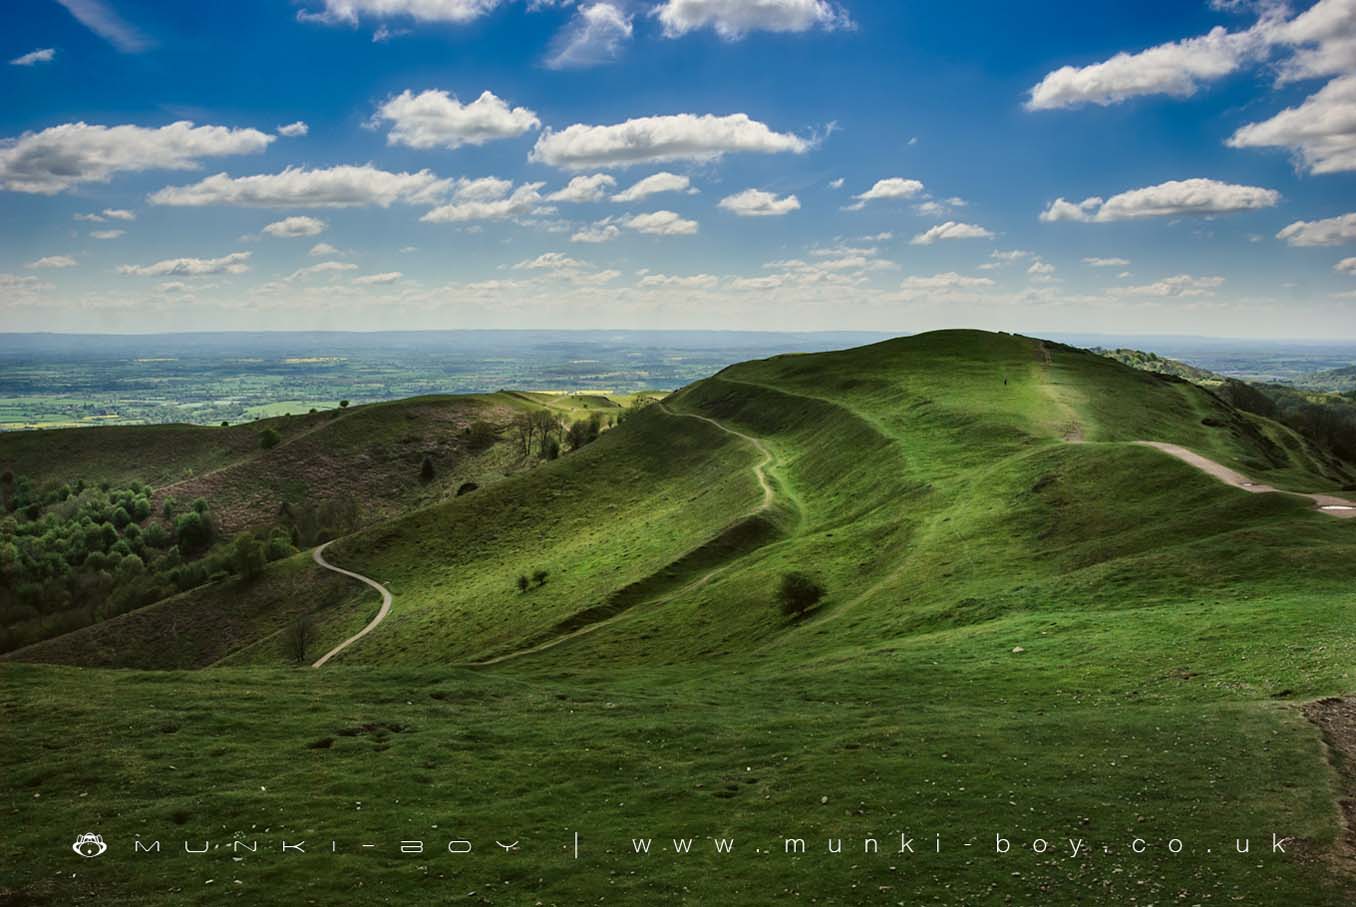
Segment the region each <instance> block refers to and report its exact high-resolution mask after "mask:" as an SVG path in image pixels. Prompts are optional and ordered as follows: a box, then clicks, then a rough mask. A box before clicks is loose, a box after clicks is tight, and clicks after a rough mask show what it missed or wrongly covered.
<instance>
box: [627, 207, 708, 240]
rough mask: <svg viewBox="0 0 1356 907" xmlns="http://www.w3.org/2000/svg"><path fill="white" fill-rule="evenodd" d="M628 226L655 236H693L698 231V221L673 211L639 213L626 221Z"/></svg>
mask: <svg viewBox="0 0 1356 907" xmlns="http://www.w3.org/2000/svg"><path fill="white" fill-rule="evenodd" d="M626 226H627V227H630V228H631V229H632V230H636V231H638V232H640V233H649V234H651V235H654V236H691V235H692V234H693V233H696V232H697V222H696V221H695V220H686V219H684V218H682V217H679V216H678V215H677V214H676V213H674V212H673V211H652V212H650V213H649V214H637V215H636V216H635V217H632V218H630V219H629V220H627V221H626Z"/></svg>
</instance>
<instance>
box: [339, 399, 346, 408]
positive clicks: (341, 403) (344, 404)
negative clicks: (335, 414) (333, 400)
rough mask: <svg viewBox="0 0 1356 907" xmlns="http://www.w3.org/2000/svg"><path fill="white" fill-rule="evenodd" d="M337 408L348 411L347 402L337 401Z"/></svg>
mask: <svg viewBox="0 0 1356 907" xmlns="http://www.w3.org/2000/svg"><path fill="white" fill-rule="evenodd" d="M339 408H340V409H348V401H347V400H340V401H339Z"/></svg>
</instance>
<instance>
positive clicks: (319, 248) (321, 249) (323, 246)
mask: <svg viewBox="0 0 1356 907" xmlns="http://www.w3.org/2000/svg"><path fill="white" fill-rule="evenodd" d="M310 254H312V255H314V256H315V257H316V258H320V257H321V256H324V255H342V254H343V253H342V252H340V251H339V250H338V249H336V248H335V247H334V246H332V245H330V244H329V243H327V242H318V243H316V244H315V245H314V246H311V253H310Z"/></svg>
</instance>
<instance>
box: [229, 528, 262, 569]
mask: <svg viewBox="0 0 1356 907" xmlns="http://www.w3.org/2000/svg"><path fill="white" fill-rule="evenodd" d="M267 563H268V558H267V554H266V552H265V550H264V545H263V543H262V542H260V541H259V540H258V539H256V538H255V537H254V536H252V535H250V534H249V533H248V532H242V533H241V534H240V535H238V536H236V537H235V548H234V549H233V551H232V553H231V565H232V566H233V567H235V572H236V573H238V574H240V578H241V579H245V580H250V579H254V578H255V577H256V576H258V575H259V574H261V573H263V572H264V565H265V564H267Z"/></svg>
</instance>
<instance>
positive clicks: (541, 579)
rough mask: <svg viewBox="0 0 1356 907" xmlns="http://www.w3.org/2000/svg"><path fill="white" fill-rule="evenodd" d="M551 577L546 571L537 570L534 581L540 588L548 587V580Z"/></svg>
mask: <svg viewBox="0 0 1356 907" xmlns="http://www.w3.org/2000/svg"><path fill="white" fill-rule="evenodd" d="M550 575H551V574H550V573H549V572H547V571H546V570H537V571H535V572H533V574H532V581H533V582H535V583H536V584H537V585H538V586H544V585H546V578H547V577H548V576H550Z"/></svg>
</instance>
